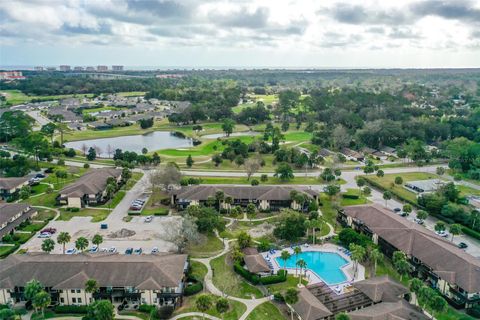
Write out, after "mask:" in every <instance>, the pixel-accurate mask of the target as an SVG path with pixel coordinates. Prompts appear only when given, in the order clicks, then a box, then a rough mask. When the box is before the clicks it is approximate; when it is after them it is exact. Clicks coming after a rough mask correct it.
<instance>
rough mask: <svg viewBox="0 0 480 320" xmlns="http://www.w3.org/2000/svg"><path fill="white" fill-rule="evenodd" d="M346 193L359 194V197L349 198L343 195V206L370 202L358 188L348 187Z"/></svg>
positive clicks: (341, 201)
mask: <svg viewBox="0 0 480 320" xmlns="http://www.w3.org/2000/svg"><path fill="white" fill-rule="evenodd" d="M346 194H352V195H358V196H359V198H358V199H349V198H343V197H341V200H340V205H341V206H342V207H346V206H355V205H359V204H366V203H369V202H370V201H369V200H367V199H366V198H365V197H364V196H363V195H361V194H360V192H359V190H358V189H347V192H346Z"/></svg>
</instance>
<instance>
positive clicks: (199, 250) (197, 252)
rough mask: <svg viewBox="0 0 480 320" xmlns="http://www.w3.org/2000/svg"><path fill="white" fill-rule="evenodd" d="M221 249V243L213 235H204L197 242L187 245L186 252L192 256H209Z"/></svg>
mask: <svg viewBox="0 0 480 320" xmlns="http://www.w3.org/2000/svg"><path fill="white" fill-rule="evenodd" d="M222 249H223V243H222V241H221V240H220V239H218V238H217V237H216V236H215V235H213V234H212V235H208V236H204V238H203V239H202V240H201V242H200V243H199V244H196V245H189V246H188V247H187V252H188V253H189V254H190V256H191V257H193V258H206V257H211V256H213V255H215V254H217V253H219V252H221V251H222Z"/></svg>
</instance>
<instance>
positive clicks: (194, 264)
mask: <svg viewBox="0 0 480 320" xmlns="http://www.w3.org/2000/svg"><path fill="white" fill-rule="evenodd" d="M190 268H191V271H190V275H191V276H193V277H194V278H195V279H203V278H205V276H206V275H207V272H208V269H207V267H206V266H205V265H204V264H203V263H201V262H198V261H190Z"/></svg>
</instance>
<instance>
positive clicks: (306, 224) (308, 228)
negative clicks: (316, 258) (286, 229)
mask: <svg viewBox="0 0 480 320" xmlns="http://www.w3.org/2000/svg"><path fill="white" fill-rule="evenodd" d="M310 228H312V220H305V229H306V230H307V242H308V231H310Z"/></svg>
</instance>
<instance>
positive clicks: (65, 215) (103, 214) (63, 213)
mask: <svg viewBox="0 0 480 320" xmlns="http://www.w3.org/2000/svg"><path fill="white" fill-rule="evenodd" d="M110 212H111V211H110V210H105V209H103V210H102V209H80V211H79V212H71V211H67V210H65V209H60V216H59V217H58V219H57V220H62V221H70V219H72V218H73V217H92V222H99V221H102V220H105V219H106V218H107V217H108V215H109V214H110Z"/></svg>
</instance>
